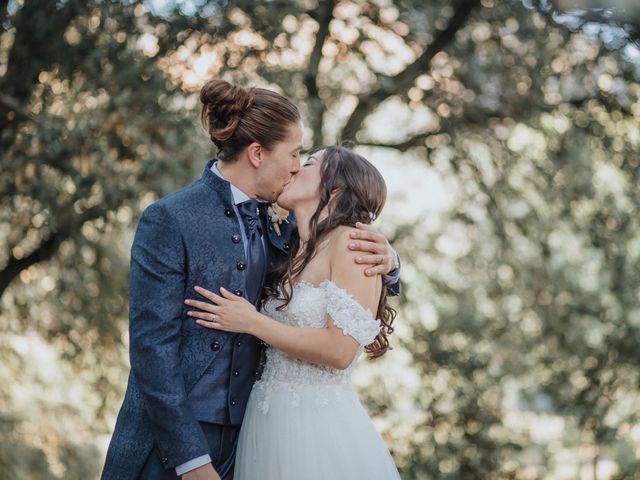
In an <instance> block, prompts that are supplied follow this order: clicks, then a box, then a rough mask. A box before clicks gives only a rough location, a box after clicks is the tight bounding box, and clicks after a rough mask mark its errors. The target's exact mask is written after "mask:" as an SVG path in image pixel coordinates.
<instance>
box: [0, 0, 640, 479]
mask: <svg viewBox="0 0 640 480" xmlns="http://www.w3.org/2000/svg"><path fill="white" fill-rule="evenodd" d="M12 5H13V6H12ZM12 5H7V3H6V2H4V3H2V2H0V7H1V8H0V21H2V26H3V30H2V36H1V37H0V41H1V42H0V45H1V47H0V92H1V93H0V152H1V153H0V155H1V157H0V158H1V162H2V174H1V175H0V192H1V195H0V202H2V203H1V206H0V235H1V237H0V238H2V239H3V248H2V250H1V251H0V256H2V260H0V266H1V268H2V271H1V274H0V293H1V295H2V296H1V297H0V308H1V311H0V325H1V326H2V333H1V334H0V352H1V353H2V357H3V359H5V358H6V359H7V361H6V362H4V363H5V364H4V365H3V366H0V381H2V383H3V384H4V385H10V386H11V388H8V389H6V390H5V389H2V390H1V392H2V393H0V408H1V409H2V411H3V412H5V413H4V415H3V417H2V418H1V419H0V430H1V431H2V435H1V436H0V472H2V474H0V478H7V479H9V478H11V479H12V478H26V477H31V478H90V477H92V476H95V475H96V472H97V471H98V470H99V468H100V462H101V459H100V456H101V454H102V453H103V452H104V447H105V444H106V442H107V441H108V438H109V435H110V431H111V428H112V425H113V421H114V415H115V412H117V409H118V407H119V404H120V400H121V396H122V393H123V389H124V386H125V382H126V373H127V360H126V359H127V341H126V329H127V318H126V316H127V286H128V285H127V284H128V261H129V246H130V242H131V239H132V234H133V231H134V229H135V225H136V223H137V218H138V216H139V214H140V212H141V210H142V209H143V208H144V207H145V206H146V205H147V204H149V203H150V202H152V201H153V200H155V199H156V198H158V197H159V196H161V195H164V194H166V193H168V192H170V191H172V190H175V189H176V188H179V187H180V186H182V185H184V184H186V183H187V182H189V181H190V180H191V179H193V178H195V177H196V176H198V175H200V173H201V169H202V168H203V165H204V161H205V160H206V158H207V157H208V156H209V155H211V153H210V145H209V143H208V141H207V138H206V135H205V134H204V133H202V130H201V129H200V128H199V126H198V123H197V118H198V115H197V91H198V88H199V86H200V84H201V83H202V82H203V81H205V80H206V79H208V78H214V77H222V78H226V79H229V80H231V81H235V82H238V83H241V84H243V85H261V86H265V85H266V86H268V87H270V88H274V89H279V90H281V91H282V92H284V93H285V94H287V95H288V96H290V97H291V98H293V99H294V100H295V101H296V102H297V103H298V104H299V105H300V106H301V108H302V109H303V112H304V115H305V124H306V127H307V129H308V131H307V134H308V135H307V143H308V144H311V143H313V144H319V143H325V142H333V141H337V140H340V139H355V140H357V142H358V144H360V145H361V148H363V149H364V148H365V147H366V149H367V152H368V153H369V154H370V155H371V158H376V159H380V160H379V161H380V162H382V163H384V162H385V161H387V160H385V159H389V160H388V161H389V162H390V161H391V160H390V159H391V157H393V156H394V155H400V156H401V157H402V158H403V159H404V160H405V161H406V163H405V165H409V167H408V168H410V169H413V168H417V167H418V166H421V167H422V168H424V167H425V165H426V167H427V168H428V171H429V172H430V174H432V175H433V176H434V177H432V178H438V179H439V181H440V182H441V183H442V185H445V186H446V191H447V202H446V207H445V208H441V209H439V210H438V209H435V208H426V209H424V211H423V212H422V213H421V214H420V215H421V217H420V218H416V219H411V220H410V221H407V222H406V223H404V221H403V220H394V218H393V217H392V216H389V217H385V216H383V219H382V227H381V228H382V229H383V230H384V231H385V233H388V235H389V236H390V237H391V239H392V241H393V243H394V245H395V246H396V248H397V249H398V250H399V251H400V254H401V256H402V258H403V295H402V297H401V298H400V300H399V302H398V304H397V306H398V309H399V311H400V315H399V318H398V320H397V322H398V331H397V333H396V334H395V335H396V338H394V340H393V342H394V346H395V347H396V348H394V349H393V350H392V351H391V352H390V353H389V354H388V355H387V357H386V358H385V359H384V360H382V361H381V362H372V363H371V365H370V367H371V370H372V371H374V372H376V373H374V374H373V379H370V381H369V383H368V384H367V385H365V387H364V388H363V395H364V399H365V401H366V403H367V406H368V408H369V410H370V412H371V413H372V414H373V415H374V417H375V418H376V420H377V421H379V422H380V425H382V430H383V435H384V436H385V438H386V439H387V440H388V442H389V445H390V447H391V448H392V450H393V452H394V455H395V458H396V460H397V462H398V464H399V466H400V467H401V470H402V475H403V478H408V479H409V478H411V479H414V478H416V479H418V478H420V479H422V478H444V479H478V478H483V479H492V478H494V479H506V478H510V479H512V478H513V479H516V478H517V479H534V478H567V474H566V473H564V474H562V473H561V472H563V471H564V472H567V471H570V472H572V473H571V474H570V475H569V476H570V477H571V478H599V479H600V478H637V476H638V475H640V466H639V463H638V456H637V453H636V452H638V451H639V447H640V445H639V444H640V440H639V439H640V424H639V420H638V413H637V412H638V405H640V399H639V395H638V387H639V380H640V379H639V376H638V371H639V369H638V366H639V365H638V363H639V357H638V355H637V351H638V348H639V347H640V310H639V309H638V307H637V304H638V298H639V295H640V278H639V277H638V275H637V273H636V272H637V271H638V270H639V268H638V267H639V266H640V265H639V264H638V263H639V259H640V226H639V225H638V220H637V215H635V213H636V212H637V210H638V206H639V204H640V199H639V193H640V192H639V187H638V185H639V182H638V180H639V179H638V175H639V168H638V167H639V161H640V158H639V156H638V153H637V152H638V151H639V147H640V130H639V129H638V120H639V118H640V100H639V97H640V84H639V83H638V64H637V63H633V62H632V61H631V60H632V58H631V57H629V50H628V47H627V40H626V37H624V36H619V37H617V41H616V42H612V41H610V40H611V36H612V35H621V33H622V32H620V31H619V30H607V29H606V26H602V25H601V26H600V28H601V29H600V34H599V35H600V36H598V35H593V34H591V33H589V32H590V31H593V28H591V30H589V28H587V27H589V25H579V26H578V27H575V26H572V25H573V24H572V23H571V22H569V23H567V22H564V23H558V20H559V18H558V17H557V16H554V10H553V9H550V8H548V7H547V6H546V5H544V4H543V5H538V3H537V2H534V5H536V7H537V8H534V7H532V6H529V5H530V4H529V2H522V3H519V2H495V1H492V0H483V1H464V0H463V1H460V2H456V3H452V2H448V1H440V2H417V1H416V2H414V1H402V2H351V1H342V2H331V1H327V2H320V3H318V2H314V1H303V0H300V1H296V2H279V1H272V2H259V3H256V2H249V1H240V2H229V3H218V2H204V1H201V2H192V3H189V2H178V4H177V5H176V4H173V3H169V7H167V8H165V9H163V10H162V11H159V10H156V9H154V8H153V5H154V4H153V2H126V3H125V4H124V5H123V4H122V3H121V2H111V1H93V2H75V1H71V0H70V1H67V2H38V1H33V0H31V1H30V0H24V1H23V2H18V4H17V5H14V4H12ZM583 27H584V28H583ZM591 27H593V25H591ZM572 28H573V29H572ZM416 171H418V170H416ZM419 171H424V170H419ZM406 175H407V178H408V177H409V176H411V175H413V171H412V170H409V171H408V172H407V174H406ZM430 187H431V185H429V184H428V183H427V182H426V181H425V186H424V192H425V194H426V197H425V198H426V200H425V202H426V201H431V199H432V197H431V196H429V195H431V194H432V190H433V189H432V188H430ZM392 193H393V192H392ZM411 201H412V203H414V204H415V203H420V202H419V200H417V199H412V200H411ZM389 203H390V205H389V206H388V207H387V209H388V210H391V209H393V208H396V209H398V210H400V209H401V208H402V205H400V207H398V206H397V205H396V206H394V202H393V199H392V198H391V200H390V202H389ZM203 208H206V207H203ZM394 362H395V363H394ZM388 372H392V373H393V372H395V373H393V374H390V373H388ZM562 475H564V477H563V476H562Z"/></svg>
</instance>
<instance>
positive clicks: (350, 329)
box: [252, 280, 380, 413]
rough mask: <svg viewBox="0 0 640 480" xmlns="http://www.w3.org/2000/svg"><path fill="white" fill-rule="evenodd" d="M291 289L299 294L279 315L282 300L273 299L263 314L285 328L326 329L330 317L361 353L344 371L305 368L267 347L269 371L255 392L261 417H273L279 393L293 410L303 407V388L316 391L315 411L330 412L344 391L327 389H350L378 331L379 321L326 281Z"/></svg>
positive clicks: (344, 292)
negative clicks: (353, 375) (271, 408)
mask: <svg viewBox="0 0 640 480" xmlns="http://www.w3.org/2000/svg"><path fill="white" fill-rule="evenodd" d="M293 288H294V290H295V294H294V295H293V298H292V300H291V302H290V303H289V305H288V306H287V307H286V308H285V309H284V310H282V311H278V310H276V307H278V305H281V304H282V300H280V299H273V298H272V299H269V300H268V301H267V302H266V303H265V305H264V307H263V309H262V312H263V313H264V314H265V315H268V316H269V317H271V318H273V319H274V320H277V321H279V322H281V323H284V324H286V325H292V326H296V327H311V328H325V327H326V326H327V318H326V316H327V313H329V314H330V315H331V318H332V319H333V322H334V324H335V325H336V326H337V327H339V328H341V329H342V330H343V332H344V334H345V335H351V336H352V337H353V338H355V339H356V340H357V341H358V343H360V347H359V348H358V352H357V353H356V355H355V357H354V359H353V361H352V362H351V364H350V365H349V366H348V367H347V368H346V369H344V370H340V369H336V368H331V367H327V366H324V365H318V364H314V363H307V362H303V361H302V360H298V359H297V358H294V357H292V356H290V355H288V354H286V353H284V352H282V351H280V350H278V349H275V348H273V347H267V352H266V354H267V361H266V364H265V368H264V371H263V373H262V377H261V378H260V380H258V381H257V382H256V383H255V385H254V387H253V392H252V395H255V396H256V398H255V400H256V401H257V407H258V410H259V411H260V412H262V413H267V412H268V411H269V403H270V400H271V397H272V395H273V394H274V393H275V392H279V393H282V392H283V393H285V394H286V397H287V403H288V405H289V406H290V407H293V408H295V407H297V406H299V404H300V399H299V395H298V391H299V390H300V389H303V388H314V387H316V388H315V389H314V393H315V395H314V401H315V403H316V406H318V407H322V406H328V405H329V404H330V403H331V402H330V400H331V396H332V395H338V394H339V392H340V391H341V390H342V389H336V388H327V387H330V386H343V387H344V386H346V387H348V388H351V386H350V385H351V372H352V370H353V368H354V367H355V364H356V363H357V360H358V358H359V357H360V354H361V353H362V351H363V347H364V346H365V345H368V344H369V343H371V342H372V341H373V339H374V338H375V337H376V335H377V334H378V332H379V331H380V322H379V320H375V318H374V317H373V315H372V314H371V312H370V311H369V310H365V309H364V308H363V307H362V306H361V305H360V304H359V303H358V302H357V301H356V300H355V299H354V298H353V297H352V296H351V295H349V292H347V291H346V290H344V289H342V288H340V287H338V286H337V285H336V284H335V283H334V282H332V281H331V280H325V281H323V282H321V283H320V285H318V286H315V285H312V284H311V283H308V282H305V281H300V282H297V283H296V284H295V285H294V286H293ZM318 387H320V388H318Z"/></svg>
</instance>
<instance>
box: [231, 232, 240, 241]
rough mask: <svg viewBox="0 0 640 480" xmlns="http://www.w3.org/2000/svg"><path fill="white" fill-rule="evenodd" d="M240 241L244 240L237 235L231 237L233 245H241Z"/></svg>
mask: <svg viewBox="0 0 640 480" xmlns="http://www.w3.org/2000/svg"><path fill="white" fill-rule="evenodd" d="M240 240H242V238H241V237H240V235H238V234H237V233H236V234H235V235H233V236H232V237H231V241H232V242H233V243H240Z"/></svg>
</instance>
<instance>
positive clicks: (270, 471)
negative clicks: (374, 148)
mask: <svg viewBox="0 0 640 480" xmlns="http://www.w3.org/2000/svg"><path fill="white" fill-rule="evenodd" d="M385 199H386V186H385V183H384V180H383V178H382V176H381V175H380V173H379V172H378V171H377V170H376V168H375V167H374V166H373V165H372V164H371V163H369V162H368V161H367V160H365V159H364V158H363V157H361V156H360V155H358V154H356V153H355V152H353V151H351V150H349V149H347V148H344V147H340V146H329V147H322V148H320V149H319V150H317V151H316V152H314V153H313V154H311V155H310V156H309V158H308V159H307V161H306V162H305V163H304V165H303V166H302V168H301V169H300V171H299V172H298V173H297V174H296V175H295V176H294V177H293V178H292V180H291V181H290V182H289V184H288V185H287V186H286V187H285V189H284V191H283V192H282V194H281V195H280V197H279V198H278V204H279V205H280V206H281V207H283V208H286V209H288V210H292V211H293V213H294V214H295V216H296V218H297V228H298V231H297V235H296V234H294V236H293V238H292V243H291V246H292V248H291V255H290V258H289V260H288V262H286V263H284V264H282V265H275V266H274V265H272V266H271V267H270V270H271V271H270V273H269V277H268V279H267V282H266V284H265V285H266V286H265V292H264V299H263V305H262V309H261V312H257V311H256V309H255V307H254V306H253V305H252V304H251V303H249V302H248V301H247V300H245V299H244V298H242V297H238V296H236V295H234V294H233V293H232V292H229V291H227V290H225V289H221V290H220V295H218V294H216V293H214V292H210V291H208V290H206V289H199V290H198V291H199V293H201V294H202V295H203V296H205V297H206V298H207V299H209V300H210V301H211V303H207V302H198V310H194V311H191V312H189V315H191V316H192V317H195V318H196V321H197V322H198V323H199V324H200V325H203V326H205V327H208V328H214V329H219V330H223V331H227V332H238V333H249V334H251V335H254V336H256V337H258V338H260V339H261V340H262V341H263V342H265V343H267V344H268V345H269V347H268V348H267V353H266V355H267V359H266V365H265V368H264V372H263V374H262V377H261V378H260V379H259V380H258V381H257V382H256V383H255V384H254V387H253V390H252V392H251V396H250V398H249V403H248V405H247V410H246V414H245V418H244V421H243V423H242V427H241V431H240V438H239V441H238V448H237V455H236V467H235V475H234V480H255V479H257V478H260V479H264V480H315V479H318V480H320V479H329V478H330V479H335V480H340V479H344V480H357V479H367V480H375V479H385V480H386V479H399V478H400V476H399V474H398V471H397V469H396V467H395V465H394V463H393V459H392V458H391V455H390V453H389V450H388V449H387V447H386V445H385V444H384V442H383V440H382V438H381V437H380V435H379V434H378V433H377V431H376V430H375V428H374V425H373V423H372V422H371V420H370V418H369V416H368V414H367V413H366V411H365V409H364V407H363V406H362V404H361V403H360V401H359V399H358V397H357V396H356V394H355V392H354V390H353V388H352V386H351V383H350V377H351V372H352V370H353V368H354V366H355V364H356V361H357V359H358V357H359V356H360V354H361V353H362V352H363V351H365V352H366V353H367V354H368V355H369V356H370V357H372V358H376V357H379V356H381V355H383V354H384V353H385V352H386V350H387V349H388V347H389V342H388V338H387V335H389V334H390V333H391V332H392V331H393V328H392V322H393V319H394V317H395V311H394V310H393V309H392V308H391V307H390V306H389V305H388V304H387V301H386V287H384V285H383V282H382V279H381V278H380V276H372V277H367V276H365V274H364V270H365V268H366V266H365V265H358V264H357V263H356V262H354V258H352V257H353V256H354V255H357V254H356V253H354V252H351V251H350V250H349V249H348V248H347V247H348V243H349V242H350V239H349V233H350V232H351V231H352V230H353V229H354V225H355V224H356V222H364V223H370V222H371V221H372V220H373V219H375V218H376V216H377V215H379V214H380V211H381V210H382V207H383V206H384V203H385ZM372 312H375V315H374V314H373V313H372ZM319 344H320V345H322V346H323V347H324V348H323V349H322V350H323V352H322V353H321V354H318V353H313V352H318V351H319V349H318V348H317V346H318V345H319Z"/></svg>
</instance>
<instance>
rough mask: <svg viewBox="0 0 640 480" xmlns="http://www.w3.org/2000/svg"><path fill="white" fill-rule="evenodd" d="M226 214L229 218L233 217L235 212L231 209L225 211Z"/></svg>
mask: <svg viewBox="0 0 640 480" xmlns="http://www.w3.org/2000/svg"><path fill="white" fill-rule="evenodd" d="M224 214H225V215H226V216H227V217H233V210H231V209H230V208H226V209H225V211H224Z"/></svg>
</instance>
